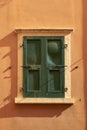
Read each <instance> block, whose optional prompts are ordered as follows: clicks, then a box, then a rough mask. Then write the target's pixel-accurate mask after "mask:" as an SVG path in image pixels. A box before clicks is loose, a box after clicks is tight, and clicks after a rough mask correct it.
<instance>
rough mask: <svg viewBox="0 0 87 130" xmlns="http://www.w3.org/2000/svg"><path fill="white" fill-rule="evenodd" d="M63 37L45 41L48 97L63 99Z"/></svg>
mask: <svg viewBox="0 0 87 130" xmlns="http://www.w3.org/2000/svg"><path fill="white" fill-rule="evenodd" d="M63 43H64V41H63V37H60V38H59V39H58V38H57V39H56V38H55V37H54V38H52V39H50V38H49V39H47V67H48V86H47V93H48V96H49V97H64V68H62V66H64V49H63V48H62V46H63Z"/></svg>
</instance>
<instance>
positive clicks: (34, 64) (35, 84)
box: [23, 36, 65, 98]
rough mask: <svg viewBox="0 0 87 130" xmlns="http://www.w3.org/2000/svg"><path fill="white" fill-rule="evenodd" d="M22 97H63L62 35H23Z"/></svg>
mask: <svg viewBox="0 0 87 130" xmlns="http://www.w3.org/2000/svg"><path fill="white" fill-rule="evenodd" d="M23 46H24V47H23V48H24V49H23V55H24V65H23V73H24V76H23V77H24V78H23V79H24V80H23V90H24V91H23V94H24V97H53V98H55V97H64V88H65V86H64V84H65V83H64V79H65V78H64V69H65V68H64V67H65V65H64V37H62V36H60V37H53V36H51V37H46V36H44V37H37V36H36V37H24V44H23Z"/></svg>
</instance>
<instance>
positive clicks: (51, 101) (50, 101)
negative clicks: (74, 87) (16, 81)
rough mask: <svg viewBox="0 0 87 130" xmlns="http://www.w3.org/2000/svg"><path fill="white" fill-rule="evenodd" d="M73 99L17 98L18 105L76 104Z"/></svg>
mask: <svg viewBox="0 0 87 130" xmlns="http://www.w3.org/2000/svg"><path fill="white" fill-rule="evenodd" d="M74 102H75V100H74V99H73V98H23V97H16V98H15V103H16V104H74Z"/></svg>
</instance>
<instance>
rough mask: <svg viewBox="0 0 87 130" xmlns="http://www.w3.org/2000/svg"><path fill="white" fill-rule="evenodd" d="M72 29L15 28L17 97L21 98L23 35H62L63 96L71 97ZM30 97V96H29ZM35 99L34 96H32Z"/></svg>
mask: <svg viewBox="0 0 87 130" xmlns="http://www.w3.org/2000/svg"><path fill="white" fill-rule="evenodd" d="M72 31H73V29H16V32H17V35H18V85H17V86H18V87H17V89H18V90H17V98H23V91H22V87H23V68H22V66H23V47H22V46H21V45H22V44H23V37H24V36H64V39H65V44H67V48H65V65H67V67H66V69H65V88H67V91H66V92H65V98H63V99H62V101H63V100H64V99H67V98H68V99H71V35H72ZM29 99H30V98H29ZM34 99H35V98H34Z"/></svg>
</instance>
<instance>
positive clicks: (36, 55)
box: [24, 37, 41, 97]
mask: <svg viewBox="0 0 87 130" xmlns="http://www.w3.org/2000/svg"><path fill="white" fill-rule="evenodd" d="M24 66H25V68H24V88H25V89H24V96H25V97H37V96H38V95H39V93H40V90H41V79H40V73H41V41H40V39H38V38H36V39H35V38H33V37H25V38H24Z"/></svg>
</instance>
